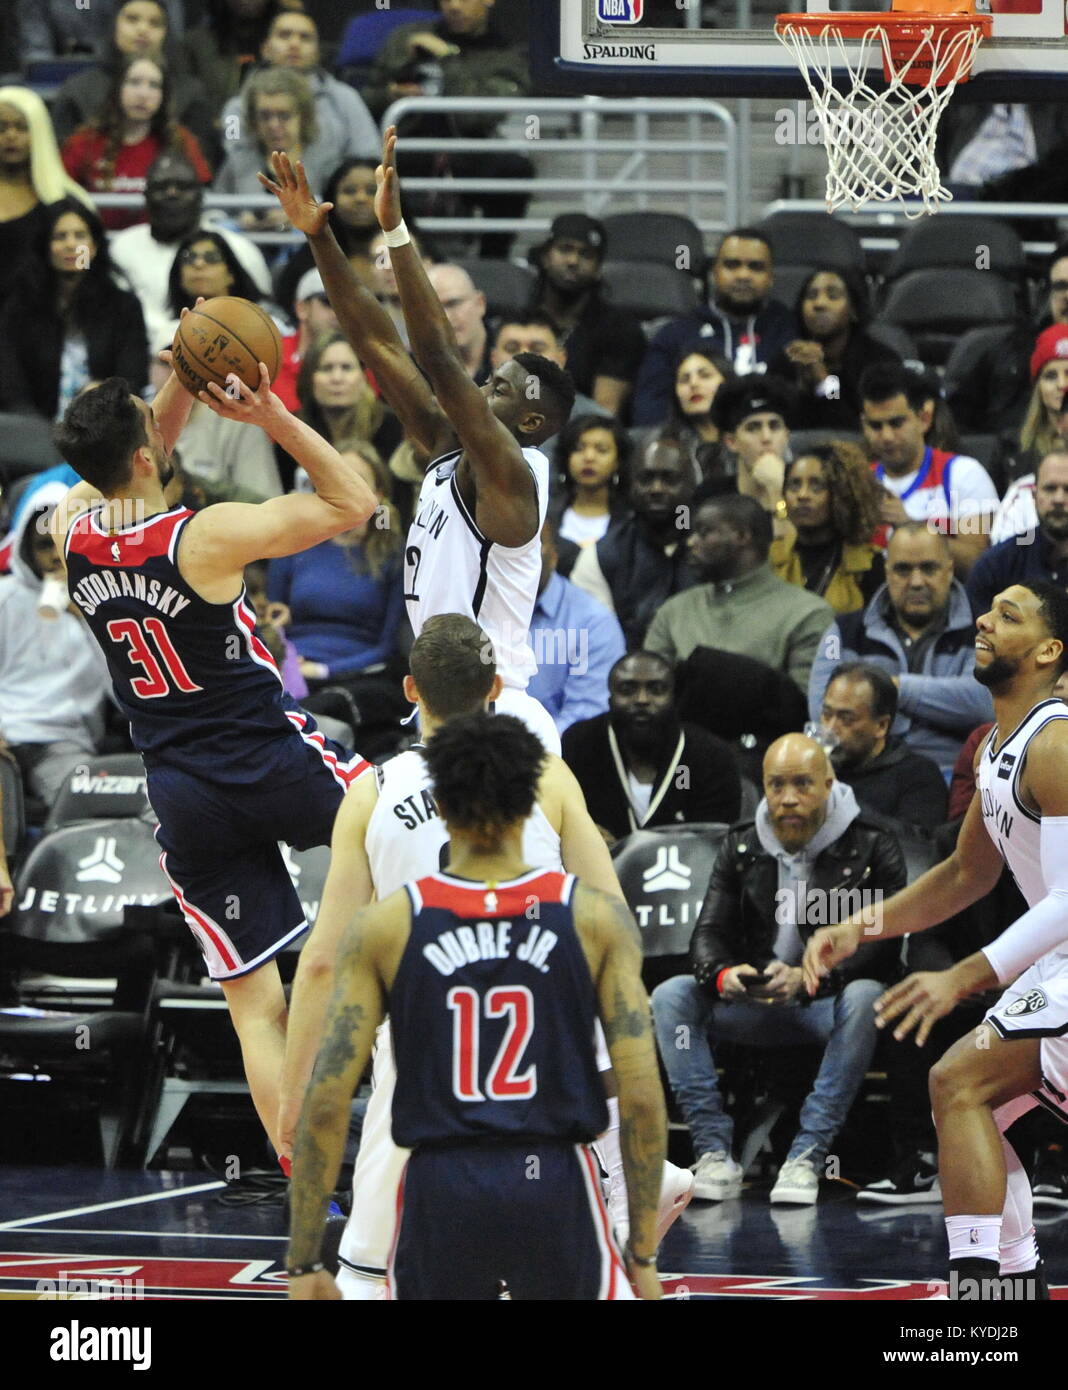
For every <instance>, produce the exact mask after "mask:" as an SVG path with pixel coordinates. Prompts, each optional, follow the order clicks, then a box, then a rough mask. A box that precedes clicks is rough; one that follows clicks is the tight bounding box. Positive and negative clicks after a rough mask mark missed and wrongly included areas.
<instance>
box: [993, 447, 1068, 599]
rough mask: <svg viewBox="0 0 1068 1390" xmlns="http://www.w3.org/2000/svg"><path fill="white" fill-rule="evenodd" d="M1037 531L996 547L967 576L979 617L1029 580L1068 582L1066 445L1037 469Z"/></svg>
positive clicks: (1043, 461) (1062, 585) (1035, 490)
mask: <svg viewBox="0 0 1068 1390" xmlns="http://www.w3.org/2000/svg"><path fill="white" fill-rule="evenodd" d="M1034 498H1035V512H1036V514H1037V517H1038V533H1037V535H1036V534H1035V533H1034V532H1033V531H1032V532H1029V533H1024V534H1023V535H1020V536H1013V537H1012V538H1011V539H1010V540H1006V541H1002V542H1001V543H1000V544H999V545H995V546H992V547H991V549H990V550H987V551H986V552H985V553H984V554H982V555H980V556H979V559H978V560H976V562H975V567H974V568H973V570H972V572H971V574H970V575H969V576H968V598H969V600H970V602H971V605H972V612H973V613H974V614H975V616H976V617H978V616H979V614H980V613H987V612H989V610H990V607H991V604H992V603H993V601H994V595H995V594H998V593H1000V592H1001V590H1002V589H1007V588H1008V587H1009V585H1010V584H1019V583H1021V582H1023V581H1025V580H1028V579H1048V580H1050V581H1051V582H1052V583H1054V584H1059V585H1060V586H1061V588H1062V589H1063V588H1065V587H1066V586H1068V444H1065V445H1063V446H1062V447H1060V448H1057V449H1053V450H1051V451H1050V452H1049V453H1048V454H1046V455H1045V456H1044V457H1043V458H1042V459H1041V460H1040V462H1039V465H1038V469H1037V470H1036V472H1035V489H1034Z"/></svg>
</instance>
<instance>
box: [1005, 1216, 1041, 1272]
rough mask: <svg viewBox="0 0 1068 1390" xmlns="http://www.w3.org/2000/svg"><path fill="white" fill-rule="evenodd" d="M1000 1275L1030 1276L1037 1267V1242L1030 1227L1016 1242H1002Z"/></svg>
mask: <svg viewBox="0 0 1068 1390" xmlns="http://www.w3.org/2000/svg"><path fill="white" fill-rule="evenodd" d="M999 1258H1000V1262H1001V1272H1002V1274H1032V1273H1033V1272H1034V1270H1035V1268H1036V1267H1037V1265H1038V1242H1037V1241H1036V1239H1035V1228H1034V1227H1033V1226H1032V1227H1031V1229H1030V1230H1029V1231H1028V1232H1027V1233H1026V1235H1022V1236H1020V1237H1019V1238H1018V1239H1017V1240H1010V1241H1008V1242H1005V1241H1002V1243H1001V1249H1000V1251H999Z"/></svg>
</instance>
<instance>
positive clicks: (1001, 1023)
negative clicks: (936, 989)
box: [986, 951, 1068, 1123]
mask: <svg viewBox="0 0 1068 1390" xmlns="http://www.w3.org/2000/svg"><path fill="white" fill-rule="evenodd" d="M986 1019H987V1020H988V1021H989V1023H990V1025H991V1027H992V1028H993V1029H994V1031H995V1032H996V1033H997V1034H998V1036H999V1037H1002V1038H1006V1039H1008V1040H1009V1041H1011V1040H1012V1039H1014V1038H1040V1039H1041V1043H1040V1047H1039V1058H1040V1062H1041V1066H1042V1085H1041V1086H1040V1087H1039V1089H1038V1090H1037V1091H1032V1092H1031V1094H1032V1095H1033V1096H1034V1098H1035V1099H1036V1100H1037V1101H1038V1102H1039V1104H1040V1105H1043V1106H1045V1108H1046V1109H1047V1110H1052V1111H1053V1113H1054V1114H1055V1115H1057V1116H1058V1117H1059V1118H1060V1119H1062V1120H1064V1121H1065V1123H1068V953H1064V952H1060V951H1051V952H1049V953H1048V954H1047V955H1044V956H1041V957H1040V958H1039V959H1038V960H1036V961H1035V963H1034V965H1032V966H1029V967H1028V969H1026V970H1025V971H1024V973H1023V974H1022V975H1021V976H1019V978H1018V979H1016V980H1014V981H1013V983H1012V984H1011V985H1009V987H1008V988H1007V989H1006V991H1005V993H1004V994H1003V995H1002V996H1001V998H1000V999H999V1000H998V1002H997V1003H996V1004H995V1005H994V1007H993V1008H992V1009H990V1010H988V1012H987V1014H986Z"/></svg>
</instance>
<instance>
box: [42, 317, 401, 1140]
mask: <svg viewBox="0 0 1068 1390" xmlns="http://www.w3.org/2000/svg"><path fill="white" fill-rule="evenodd" d="M198 303H199V301H198ZM228 389H229V392H230V394H227V393H226V392H223V391H222V390H220V389H219V387H218V386H216V385H215V383H211V387H210V394H209V392H201V399H202V400H203V401H204V402H205V403H206V404H207V405H210V406H211V408H212V409H213V410H214V411H215V412H216V414H218V415H221V416H223V417H224V418H226V419H230V420H243V421H246V422H248V423H249V424H252V425H258V426H260V428H262V429H263V430H264V431H265V432H266V433H267V435H268V436H269V437H270V438H271V439H272V440H273V441H274V442H275V443H276V444H277V445H279V446H280V447H281V448H283V449H285V450H286V451H287V452H288V453H289V454H290V455H291V456H292V457H293V458H294V459H296V461H297V462H298V463H299V464H300V465H301V466H302V467H303V468H304V469H305V470H306V471H307V473H308V476H309V477H310V478H311V480H312V483H313V485H314V487H315V491H314V492H311V493H291V494H290V495H288V496H286V497H276V498H272V499H271V500H270V501H267V502H263V503H260V504H259V505H249V504H246V503H240V502H223V503H219V504H217V505H215V506H209V507H205V508H204V509H203V510H202V511H199V512H196V513H193V512H191V511H190V510H189V509H188V508H186V507H184V506H182V505H181V504H179V505H177V506H174V507H170V506H168V504H167V501H166V498H165V497H164V493H163V489H164V487H165V486H166V484H167V482H168V480H169V478H170V476H171V472H172V467H173V466H172V463H171V459H170V450H171V449H172V448H173V447H174V445H175V443H176V442H177V440H178V437H179V435H180V434H181V431H182V429H183V427H184V425H185V422H186V420H187V418H188V415H189V411H190V408H191V406H192V404H193V398H192V396H190V395H189V393H188V392H187V391H185V390H184V388H183V387H182V386H181V384H180V383H179V381H178V378H177V377H176V376H175V374H174V373H173V372H172V373H171V375H170V376H169V377H168V379H167V381H166V383H165V384H164V386H163V387H162V389H161V390H160V392H159V394H158V395H157V397H156V400H155V403H154V405H153V406H151V407H149V406H147V405H145V403H144V402H143V401H142V400H140V398H139V397H137V396H133V395H131V394H130V391H129V387H128V386H127V384H126V382H125V381H123V380H121V379H120V378H118V377H111V378H109V379H108V380H107V381H105V382H103V383H102V384H101V385H100V386H97V387H95V388H94V389H92V390H90V391H85V392H83V393H82V395H80V396H79V397H78V398H77V399H76V400H75V401H74V402H73V404H72V405H71V406H70V409H69V410H68V411H67V413H66V415H65V416H64V418H63V422H62V424H61V425H60V426H59V427H58V429H57V433H56V440H57V444H58V446H59V448H60V451H61V452H62V454H63V457H64V458H65V459H67V460H68V461H69V462H70V464H71V466H72V467H73V468H74V469H75V470H76V471H77V473H78V474H79V475H80V476H81V477H82V478H83V479H84V480H85V481H84V482H81V483H78V484H76V485H75V486H74V487H73V488H71V490H70V492H69V493H68V494H67V495H66V497H65V498H64V500H63V501H62V502H61V503H60V505H59V507H57V509H56V512H55V515H54V518H53V521H52V534H53V537H54V539H55V541H56V545H57V548H58V549H59V551H60V553H61V554H62V555H63V556H64V557H65V561H66V567H67V585H68V589H69V592H70V596H71V598H72V600H73V601H74V603H76V604H77V605H78V607H79V609H80V610H81V612H82V614H83V615H84V617H85V621H86V623H87V625H88V627H89V629H90V631H91V632H92V634H93V636H94V637H95V638H96V640H97V642H98V643H99V644H100V647H101V648H102V650H103V652H104V655H105V657H106V659H107V663H108V668H109V671H110V674H111V678H112V681H113V682H114V687H115V700H116V703H117V704H118V705H119V708H120V709H121V710H122V712H123V713H124V714H125V715H126V717H127V718H128V719H129V721H130V734H131V737H132V739H133V743H134V747H135V748H136V749H137V750H138V752H139V753H140V754H141V756H142V758H143V759H144V763H145V770H146V773H147V777H148V795H149V799H150V800H151V802H152V806H153V809H154V810H155V812H156V814H157V816H158V817H159V827H158V829H157V831H156V838H157V839H158V840H159V844H160V848H161V850H162V851H163V853H162V855H161V858H160V864H161V866H162V868H163V871H164V873H165V874H166V875H167V877H168V878H169V880H170V882H171V885H172V887H173V888H174V895H175V897H176V898H177V900H178V903H179V906H180V907H181V909H182V912H183V914H184V916H185V920H186V922H187V924H188V926H189V928H190V930H191V931H192V933H193V935H194V937H195V938H196V940H197V944H198V945H199V946H200V948H201V950H202V952H203V953H204V959H205V962H206V964H207V969H208V973H209V975H210V976H211V977H212V979H214V980H217V981H219V983H220V984H221V985H222V989H223V993H224V995H225V996H226V1002H227V1005H228V1007H229V1009H230V1017H231V1019H232V1021H233V1024H234V1028H235V1030H236V1032H237V1035H238V1038H239V1040H240V1043H241V1051H242V1055H243V1057H244V1062H245V1074H246V1076H247V1078H248V1083H249V1089H250V1090H251V1092H252V1099H253V1101H254V1103H255V1105H256V1109H257V1111H258V1113H259V1116H260V1119H261V1121H262V1123H263V1127H264V1129H265V1130H266V1131H267V1134H268V1136H269V1137H270V1138H271V1140H272V1142H273V1143H274V1144H275V1147H276V1149H277V1148H278V1096H279V1085H280V1081H281V1074H282V1061H283V1056H284V1051H285V1031H286V1001H285V995H284V994H283V992H282V981H281V978H280V976H279V973H278V966H277V965H276V963H275V957H276V956H277V954H278V953H279V952H280V951H281V950H283V948H284V947H285V946H286V945H288V944H289V942H291V941H293V940H294V939H295V938H296V937H298V936H299V935H300V934H301V932H303V931H304V930H305V929H306V927H307V923H306V921H305V920H304V911H303V909H302V907H301V905H300V899H299V898H298V897H297V894H296V890H295V889H294V887H293V884H292V882H291V880H290V877H289V871H288V870H287V868H286V864H285V860H284V859H283V857H282V853H281V851H280V849H279V841H286V842H287V843H289V844H290V845H292V846H293V847H294V848H296V849H306V848H309V847H311V846H312V845H325V844H329V842H330V835H331V831H332V828H333V823H334V816H335V814H336V812H337V809H338V807H339V805H340V804H341V800H342V797H343V795H344V792H345V790H346V789H347V787H348V786H349V785H350V784H351V783H352V782H353V781H354V780H355V779H356V778H357V777H359V776H360V775H362V774H363V773H364V772H366V771H369V769H370V764H369V763H367V762H365V761H364V760H363V759H362V758H360V757H359V756H356V757H354V758H351V759H350V758H349V755H348V754H347V753H345V752H344V751H343V750H342V749H341V748H340V747H339V746H337V745H331V744H330V743H328V742H327V740H326V739H324V737H323V735H322V734H321V733H320V732H319V731H318V730H317V729H316V727H315V721H314V720H313V719H312V718H311V717H310V716H308V715H307V714H305V713H303V712H302V711H301V710H299V709H297V708H296V706H295V704H294V703H293V702H292V701H291V700H289V699H288V697H286V696H285V694H284V691H283V687H282V680H281V677H280V675H279V673H278V669H277V667H276V666H275V664H274V662H273V660H272V659H271V656H270V654H269V652H268V651H267V649H266V648H265V647H264V646H263V644H262V642H260V640H259V639H258V638H257V636H256V633H255V624H256V617H255V613H254V612H253V611H252V609H251V607H250V606H249V604H248V603H247V602H246V598H245V589H244V583H243V570H244V568H245V566H246V565H247V564H249V563H250V562H251V561H253V560H259V559H266V558H273V557H275V556H281V555H291V554H293V553H294V552H296V551H298V550H305V549H308V548H309V547H311V546H313V545H319V544H321V543H322V542H324V541H327V540H329V539H330V538H331V537H332V536H337V535H340V534H341V533H342V532H343V531H347V530H349V529H350V528H351V527H353V526H357V525H359V524H360V523H361V522H365V521H366V520H367V519H368V518H369V517H370V516H371V514H372V513H373V512H374V510H375V507H376V506H377V502H378V499H377V497H376V496H375V494H374V492H373V491H372V490H371V488H370V487H368V485H367V483H366V482H365V481H364V479H363V477H362V475H361V473H360V471H359V469H358V467H356V466H355V465H354V464H353V463H352V462H346V459H345V456H344V455H341V454H339V453H338V452H337V450H336V449H334V448H333V446H332V445H330V444H328V443H327V442H326V440H324V439H322V438H321V437H320V436H319V435H317V434H316V433H315V432H314V431H313V430H312V429H310V428H309V427H308V426H307V425H306V424H304V423H303V422H302V421H300V420H298V419H296V417H295V416H293V415H291V414H290V413H289V411H287V410H286V408H285V406H284V405H283V404H282V403H281V401H280V400H279V399H278V397H277V396H275V395H274V394H273V393H272V391H271V389H270V380H269V378H268V375H267V368H266V367H265V366H264V365H263V364H262V363H261V364H260V385H259V387H258V389H257V390H256V391H255V392H253V391H250V390H249V388H248V387H247V386H246V385H245V384H244V383H243V382H239V381H238V379H237V377H236V376H235V377H231V378H230V385H229V388H228Z"/></svg>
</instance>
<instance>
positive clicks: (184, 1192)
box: [0, 1182, 226, 1231]
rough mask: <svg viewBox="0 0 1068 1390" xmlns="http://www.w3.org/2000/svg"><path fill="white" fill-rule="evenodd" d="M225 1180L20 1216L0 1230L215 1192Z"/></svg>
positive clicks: (7, 1222) (20, 1228) (21, 1228)
mask: <svg viewBox="0 0 1068 1390" xmlns="http://www.w3.org/2000/svg"><path fill="white" fill-rule="evenodd" d="M225 1186H226V1184H225V1183H224V1182H202V1183H197V1184H196V1185H195V1186H193V1187H178V1188H175V1189H174V1190H173V1191H171V1192H149V1193H148V1194H147V1196H144V1197H124V1198H123V1199H122V1200H121V1201H119V1202H97V1203H95V1204H94V1205H93V1206H91V1207H68V1208H67V1210H66V1211H50V1212H46V1213H45V1215H44V1216H27V1217H20V1218H19V1219H18V1220H15V1221H0V1231H21V1230H23V1229H24V1228H25V1227H26V1226H39V1225H41V1223H42V1222H45V1221H59V1220H61V1219H62V1218H63V1217H65V1216H88V1215H89V1213H90V1212H94V1211H114V1210H115V1209H116V1208H117V1207H136V1206H141V1205H142V1204H144V1203H145V1202H165V1201H167V1200H168V1199H169V1198H171V1197H191V1196H193V1194H194V1193H196V1192H215V1191H217V1190H218V1189H219V1188H220V1187H225Z"/></svg>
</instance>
